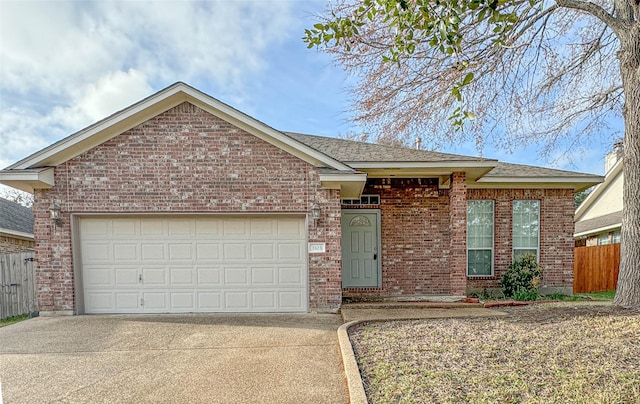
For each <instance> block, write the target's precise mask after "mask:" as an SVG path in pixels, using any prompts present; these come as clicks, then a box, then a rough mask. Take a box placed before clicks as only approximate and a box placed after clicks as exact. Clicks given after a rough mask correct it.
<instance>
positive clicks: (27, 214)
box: [0, 198, 35, 254]
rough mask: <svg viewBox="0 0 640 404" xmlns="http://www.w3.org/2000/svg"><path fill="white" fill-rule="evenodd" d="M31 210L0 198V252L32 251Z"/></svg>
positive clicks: (33, 243)
mask: <svg viewBox="0 0 640 404" xmlns="http://www.w3.org/2000/svg"><path fill="white" fill-rule="evenodd" d="M34 247H35V241H34V240H33V212H32V211H31V209H30V208H27V207H25V206H22V205H20V204H18V203H15V202H11V201H9V200H7V199H4V198H0V254H5V253H19V252H23V251H33V248H34Z"/></svg>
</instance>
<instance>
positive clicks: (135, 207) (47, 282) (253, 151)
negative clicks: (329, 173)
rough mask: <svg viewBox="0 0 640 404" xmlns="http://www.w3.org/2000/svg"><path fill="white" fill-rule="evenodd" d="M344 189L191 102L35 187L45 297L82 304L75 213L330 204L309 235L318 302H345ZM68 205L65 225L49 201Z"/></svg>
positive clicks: (48, 302)
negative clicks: (320, 249)
mask: <svg viewBox="0 0 640 404" xmlns="http://www.w3.org/2000/svg"><path fill="white" fill-rule="evenodd" d="M339 198H340V197H339V192H338V191H335V190H325V189H321V188H320V182H319V175H318V172H317V169H316V168H315V167H313V166H312V165H310V164H308V163H306V162H304V161H302V160H300V159H298V158H296V157H294V156H292V155H290V154H288V153H286V152H284V151H282V150H280V149H279V148H277V147H275V146H272V145H270V144H268V143H266V142H265V141H263V140H261V139H259V138H257V137H255V136H253V135H251V134H249V133H246V132H244V131H243V130H241V129H239V128H237V127H235V126H233V125H231V124H229V123H227V122H226V121H223V120H222V119H219V118H217V117H215V116H213V115H211V114H209V113H207V112H205V111H203V110H201V109H199V108H197V107H195V106H193V105H191V104H189V103H183V104H181V105H179V106H176V107H174V108H172V109H170V110H169V111H166V112H164V113H162V114H160V115H158V116H156V117H155V118H152V119H150V120H149V121H147V122H145V123H143V124H141V125H139V126H137V127H135V128H133V129H131V130H129V131H126V132H124V133H123V134H120V135H118V136H116V137H115V138H113V139H111V140H109V141H107V142H105V143H103V144H102V145H100V146H98V147H96V148H94V149H92V150H89V151H87V152H85V153H83V154H82V155H80V156H77V157H76V158H74V159H72V160H69V161H67V162H66V163H64V164H61V165H59V166H57V167H56V168H55V187H54V188H52V189H49V190H37V191H36V193H35V203H34V212H35V230H34V232H35V234H36V239H37V240H38V242H37V245H36V255H37V260H38V270H37V274H36V279H37V285H38V304H39V307H40V310H43V311H71V310H75V300H74V273H73V252H72V244H71V226H70V225H71V215H72V214H81V213H149V212H156V213H164V214H173V213H223V212H228V213H301V214H306V213H307V212H308V211H309V208H310V206H311V205H312V204H313V203H314V202H315V203H318V205H320V207H321V209H322V218H321V220H319V221H318V223H317V227H316V226H314V224H313V220H308V222H309V233H308V234H309V241H311V242H314V241H319V242H325V243H326V253H325V254H313V255H311V256H310V259H309V307H310V309H311V310H321V311H327V310H328V311H333V310H337V308H338V307H339V305H340V302H341V269H340V265H341V261H340V256H341V251H340V248H341V243H340V236H341V233H340V199H339ZM53 201H55V202H56V203H57V204H58V205H59V206H60V207H61V219H62V221H61V223H60V225H59V226H55V225H54V224H53V223H52V222H51V220H50V219H49V213H48V207H49V205H50V204H51V202H53Z"/></svg>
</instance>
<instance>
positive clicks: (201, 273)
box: [196, 268, 221, 287]
mask: <svg viewBox="0 0 640 404" xmlns="http://www.w3.org/2000/svg"><path fill="white" fill-rule="evenodd" d="M196 271H197V273H198V285H201V286H205V287H207V286H212V285H220V284H221V279H220V278H221V275H220V273H221V269H220V268H197V269H196Z"/></svg>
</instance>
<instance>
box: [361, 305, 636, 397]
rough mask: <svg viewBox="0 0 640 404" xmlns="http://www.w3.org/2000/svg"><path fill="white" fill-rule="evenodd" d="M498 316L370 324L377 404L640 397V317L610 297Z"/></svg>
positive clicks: (368, 366) (367, 366) (366, 363)
mask: <svg viewBox="0 0 640 404" xmlns="http://www.w3.org/2000/svg"><path fill="white" fill-rule="evenodd" d="M499 311H502V312H507V313H508V314H509V315H508V316H505V317H496V318H474V319H440V320H419V321H390V322H380V323H376V322H372V323H365V324H360V325H358V326H355V327H352V328H351V329H350V332H349V333H350V337H351V341H352V344H353V347H354V351H355V354H356V358H357V360H358V364H359V366H360V371H361V374H362V378H363V381H364V384H365V390H366V392H367V396H368V398H369V401H370V402H371V403H389V402H394V403H396V402H403V403H404V402H407V403H412V402H415V403H467V402H473V403H495V402H500V403H543V402H544V403H594V402H598V403H605V402H606V403H632V402H640V366H639V365H640V362H639V359H638V358H640V313H639V312H637V311H629V310H624V309H619V308H616V307H613V306H611V305H610V304H606V303H587V304H585V303H577V302H562V303H550V304H544V305H532V306H524V307H500V308H499Z"/></svg>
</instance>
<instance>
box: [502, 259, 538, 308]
mask: <svg viewBox="0 0 640 404" xmlns="http://www.w3.org/2000/svg"><path fill="white" fill-rule="evenodd" d="M541 277H542V267H541V266H540V264H538V263H537V262H536V256H535V255H533V254H525V255H523V256H522V258H520V259H519V260H517V261H514V262H512V263H511V265H509V270H507V272H505V274H504V275H502V278H500V286H501V287H502V291H503V292H504V295H505V296H506V297H513V298H515V299H516V300H536V299H537V298H538V285H539V283H540V278H541Z"/></svg>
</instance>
